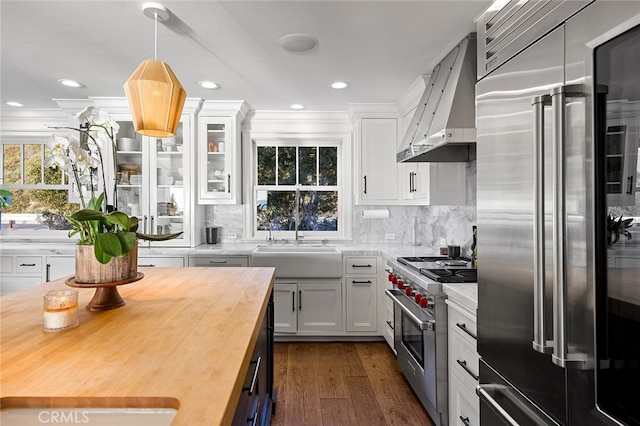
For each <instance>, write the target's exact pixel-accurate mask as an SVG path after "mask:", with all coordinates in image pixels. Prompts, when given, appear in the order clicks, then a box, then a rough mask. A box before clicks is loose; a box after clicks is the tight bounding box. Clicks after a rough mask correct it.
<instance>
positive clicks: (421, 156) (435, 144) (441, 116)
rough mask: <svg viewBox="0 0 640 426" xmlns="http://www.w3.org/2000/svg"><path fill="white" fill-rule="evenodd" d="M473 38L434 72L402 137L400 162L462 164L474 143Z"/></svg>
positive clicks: (398, 156) (468, 37) (398, 155)
mask: <svg viewBox="0 0 640 426" xmlns="http://www.w3.org/2000/svg"><path fill="white" fill-rule="evenodd" d="M475 86H476V34H475V33H471V34H469V35H468V36H466V37H465V38H464V39H463V40H462V41H461V42H460V43H459V44H458V45H457V46H456V47H455V48H454V49H453V50H452V51H451V52H450V53H449V54H448V55H447V56H446V57H445V58H444V59H443V60H442V61H441V62H440V63H439V64H438V65H437V66H436V67H435V68H434V70H433V73H432V74H431V78H430V80H429V82H428V83H427V87H426V89H425V92H424V94H423V95H422V99H420V103H419V104H418V106H417V107H416V110H415V113H414V115H413V118H412V120H411V123H410V124H409V127H408V128H407V132H406V134H405V135H404V138H403V140H402V144H401V145H400V151H399V152H398V154H397V155H396V159H397V161H398V162H399V163H400V162H402V163H403V162H429V161H431V162H464V161H468V160H469V158H470V155H469V153H470V151H471V150H472V149H473V148H474V146H475V142H476V123H475V121H476V113H475Z"/></svg>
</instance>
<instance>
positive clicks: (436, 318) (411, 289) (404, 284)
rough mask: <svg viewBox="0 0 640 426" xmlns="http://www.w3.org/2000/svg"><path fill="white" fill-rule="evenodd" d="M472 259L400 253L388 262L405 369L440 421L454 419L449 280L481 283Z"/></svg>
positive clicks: (389, 292) (399, 349)
mask: <svg viewBox="0 0 640 426" xmlns="http://www.w3.org/2000/svg"><path fill="white" fill-rule="evenodd" d="M469 265H471V262H470V261H469V260H468V259H450V258H447V257H399V258H398V259H396V260H388V261H387V270H388V271H389V281H391V282H392V283H393V288H392V289H388V290H386V291H385V293H386V295H387V296H388V297H390V298H391V299H392V300H393V306H394V344H395V349H396V351H397V354H398V355H397V360H398V365H399V366H400V369H401V370H402V373H403V374H404V376H405V377H406V378H407V380H408V381H409V383H410V384H411V387H412V388H413V390H414V392H415V393H416V395H417V396H418V398H419V399H420V401H421V402H422V405H424V407H425V409H426V410H427V412H428V413H429V416H431V419H432V420H433V421H434V423H435V424H436V425H439V426H445V425H447V424H448V423H449V422H448V416H447V412H448V392H449V391H448V373H447V309H446V305H445V303H444V293H443V292H442V284H443V283H461V282H476V269H475V268H472V267H470V266H469Z"/></svg>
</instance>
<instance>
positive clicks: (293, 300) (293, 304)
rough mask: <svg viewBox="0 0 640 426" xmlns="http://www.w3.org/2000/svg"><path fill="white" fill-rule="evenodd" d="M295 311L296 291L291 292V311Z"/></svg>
mask: <svg viewBox="0 0 640 426" xmlns="http://www.w3.org/2000/svg"><path fill="white" fill-rule="evenodd" d="M295 311H296V292H295V291H292V292H291V312H295Z"/></svg>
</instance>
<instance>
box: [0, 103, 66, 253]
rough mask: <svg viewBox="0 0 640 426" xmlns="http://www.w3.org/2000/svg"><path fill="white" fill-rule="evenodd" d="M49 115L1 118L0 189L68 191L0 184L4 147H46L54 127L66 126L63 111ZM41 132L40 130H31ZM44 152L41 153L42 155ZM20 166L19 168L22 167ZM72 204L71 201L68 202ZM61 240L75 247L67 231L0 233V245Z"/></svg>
mask: <svg viewBox="0 0 640 426" xmlns="http://www.w3.org/2000/svg"><path fill="white" fill-rule="evenodd" d="M49 112H51V113H52V114H51V115H49V116H47V115H46V114H45V115H43V116H38V117H34V116H32V115H30V114H28V113H27V112H26V111H18V112H15V113H13V112H12V113H7V114H4V113H3V116H2V120H1V121H2V130H1V131H0V137H1V138H2V140H1V141H0V145H2V146H0V148H2V149H0V187H2V188H5V189H9V190H16V189H51V190H59V189H65V190H70V187H67V186H66V185H68V184H69V183H68V182H67V184H66V185H62V184H61V185H44V184H24V185H23V184H6V185H5V184H4V145H38V144H42V145H43V146H44V145H45V144H46V141H47V139H49V138H50V137H51V135H52V134H55V133H56V129H54V127H65V126H69V125H70V118H69V116H68V115H67V114H66V113H64V112H63V111H49ZM33 129H41V130H33ZM43 152H44V151H43ZM23 164H24V163H22V164H21V165H23ZM72 201H73V198H72ZM34 239H35V240H37V241H48V240H55V241H59V240H65V241H69V242H70V243H72V244H76V242H77V237H72V238H70V237H69V230H51V229H40V230H37V231H36V230H21V229H12V230H7V229H6V228H5V227H2V229H0V241H11V240H19V241H26V240H34Z"/></svg>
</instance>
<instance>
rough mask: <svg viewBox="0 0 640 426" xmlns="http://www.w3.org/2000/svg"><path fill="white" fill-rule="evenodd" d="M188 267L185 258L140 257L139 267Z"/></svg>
mask: <svg viewBox="0 0 640 426" xmlns="http://www.w3.org/2000/svg"><path fill="white" fill-rule="evenodd" d="M185 265H186V259H185V256H140V255H138V267H140V268H153V267H155V266H166V267H174V268H175V267H177V268H181V267H183V266H185Z"/></svg>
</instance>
